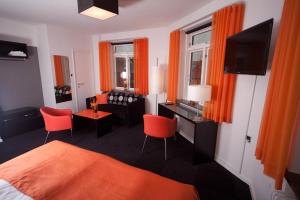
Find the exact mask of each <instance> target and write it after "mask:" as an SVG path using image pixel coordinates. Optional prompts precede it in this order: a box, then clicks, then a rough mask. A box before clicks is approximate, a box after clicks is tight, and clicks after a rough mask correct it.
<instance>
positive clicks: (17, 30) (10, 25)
mask: <svg viewBox="0 0 300 200" xmlns="http://www.w3.org/2000/svg"><path fill="white" fill-rule="evenodd" d="M0 24H1V29H0V37H1V39H2V40H10V39H12V41H15V42H22V43H26V44H27V45H31V46H37V41H36V34H35V25H33V24H26V23H23V22H17V21H13V20H8V19H3V18H0Z"/></svg>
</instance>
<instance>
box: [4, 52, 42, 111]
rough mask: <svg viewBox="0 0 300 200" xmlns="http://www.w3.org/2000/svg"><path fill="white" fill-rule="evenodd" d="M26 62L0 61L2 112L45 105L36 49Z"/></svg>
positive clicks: (30, 53)
mask: <svg viewBox="0 0 300 200" xmlns="http://www.w3.org/2000/svg"><path fill="white" fill-rule="evenodd" d="M28 53H29V58H28V59H26V60H24V61H23V60H21V61H20V60H18V61H16V60H0V111H1V110H2V111H6V110H10V109H15V108H20V107H26V106H33V107H40V106H42V105H43V104H44V101H43V93H42V83H41V76H40V69H39V62H38V54H37V48H36V47H28Z"/></svg>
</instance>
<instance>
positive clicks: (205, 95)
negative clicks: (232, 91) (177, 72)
mask: <svg viewBox="0 0 300 200" xmlns="http://www.w3.org/2000/svg"><path fill="white" fill-rule="evenodd" d="M187 98H188V100H190V101H198V102H202V103H204V102H205V101H210V99H211V86H210V85H189V86H188V97H187Z"/></svg>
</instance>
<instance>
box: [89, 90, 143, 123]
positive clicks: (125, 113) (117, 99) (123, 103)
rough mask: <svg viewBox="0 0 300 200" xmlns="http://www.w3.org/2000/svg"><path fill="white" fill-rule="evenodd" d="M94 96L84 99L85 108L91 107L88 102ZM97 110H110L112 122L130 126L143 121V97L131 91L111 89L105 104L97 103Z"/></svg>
mask: <svg viewBox="0 0 300 200" xmlns="http://www.w3.org/2000/svg"><path fill="white" fill-rule="evenodd" d="M95 98H96V97H95V96H94V97H90V98H87V99H86V107H87V108H91V106H90V102H91V101H92V100H93V99H95ZM98 110H99V111H105V112H111V113H112V114H113V119H114V122H116V123H121V124H125V125H127V126H129V127H130V126H132V125H135V124H137V123H139V122H142V121H143V115H144V114H145V98H144V97H143V96H142V95H136V94H133V93H131V92H123V91H111V92H109V93H108V95H107V104H99V105H98Z"/></svg>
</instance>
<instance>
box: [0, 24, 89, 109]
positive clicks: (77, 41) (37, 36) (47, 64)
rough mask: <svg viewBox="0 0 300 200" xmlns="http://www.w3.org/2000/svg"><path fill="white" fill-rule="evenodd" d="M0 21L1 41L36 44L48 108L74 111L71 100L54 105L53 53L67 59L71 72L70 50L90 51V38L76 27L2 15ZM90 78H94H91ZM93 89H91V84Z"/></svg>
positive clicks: (72, 69) (74, 97)
mask: <svg viewBox="0 0 300 200" xmlns="http://www.w3.org/2000/svg"><path fill="white" fill-rule="evenodd" d="M0 24H1V29H0V38H1V39H2V40H11V41H16V42H23V43H26V44H27V45H32V46H36V47H37V49H38V56H39V65H40V73H41V81H42V89H43V97H44V104H45V105H46V106H51V107H57V108H73V110H75V106H74V101H69V102H64V103H59V104H56V101H55V94H54V78H53V77H54V74H55V73H54V68H53V59H52V55H56V54H57V55H64V56H67V57H68V58H69V64H70V72H71V73H73V75H74V62H73V58H72V50H73V49H74V50H87V51H91V49H92V44H93V43H92V37H91V36H90V35H87V34H85V33H81V32H80V31H78V30H68V29H65V28H62V27H56V26H53V25H45V24H28V23H24V22H20V21H14V20H8V19H2V18H0ZM91 79H92V80H94V79H93V77H91ZM71 82H72V89H73V90H74V89H75V86H76V84H75V80H74V76H73V77H72V79H71ZM93 83H94V81H93ZM92 90H93V91H94V86H93V85H92ZM74 99H76V96H75V94H73V100H74Z"/></svg>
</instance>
